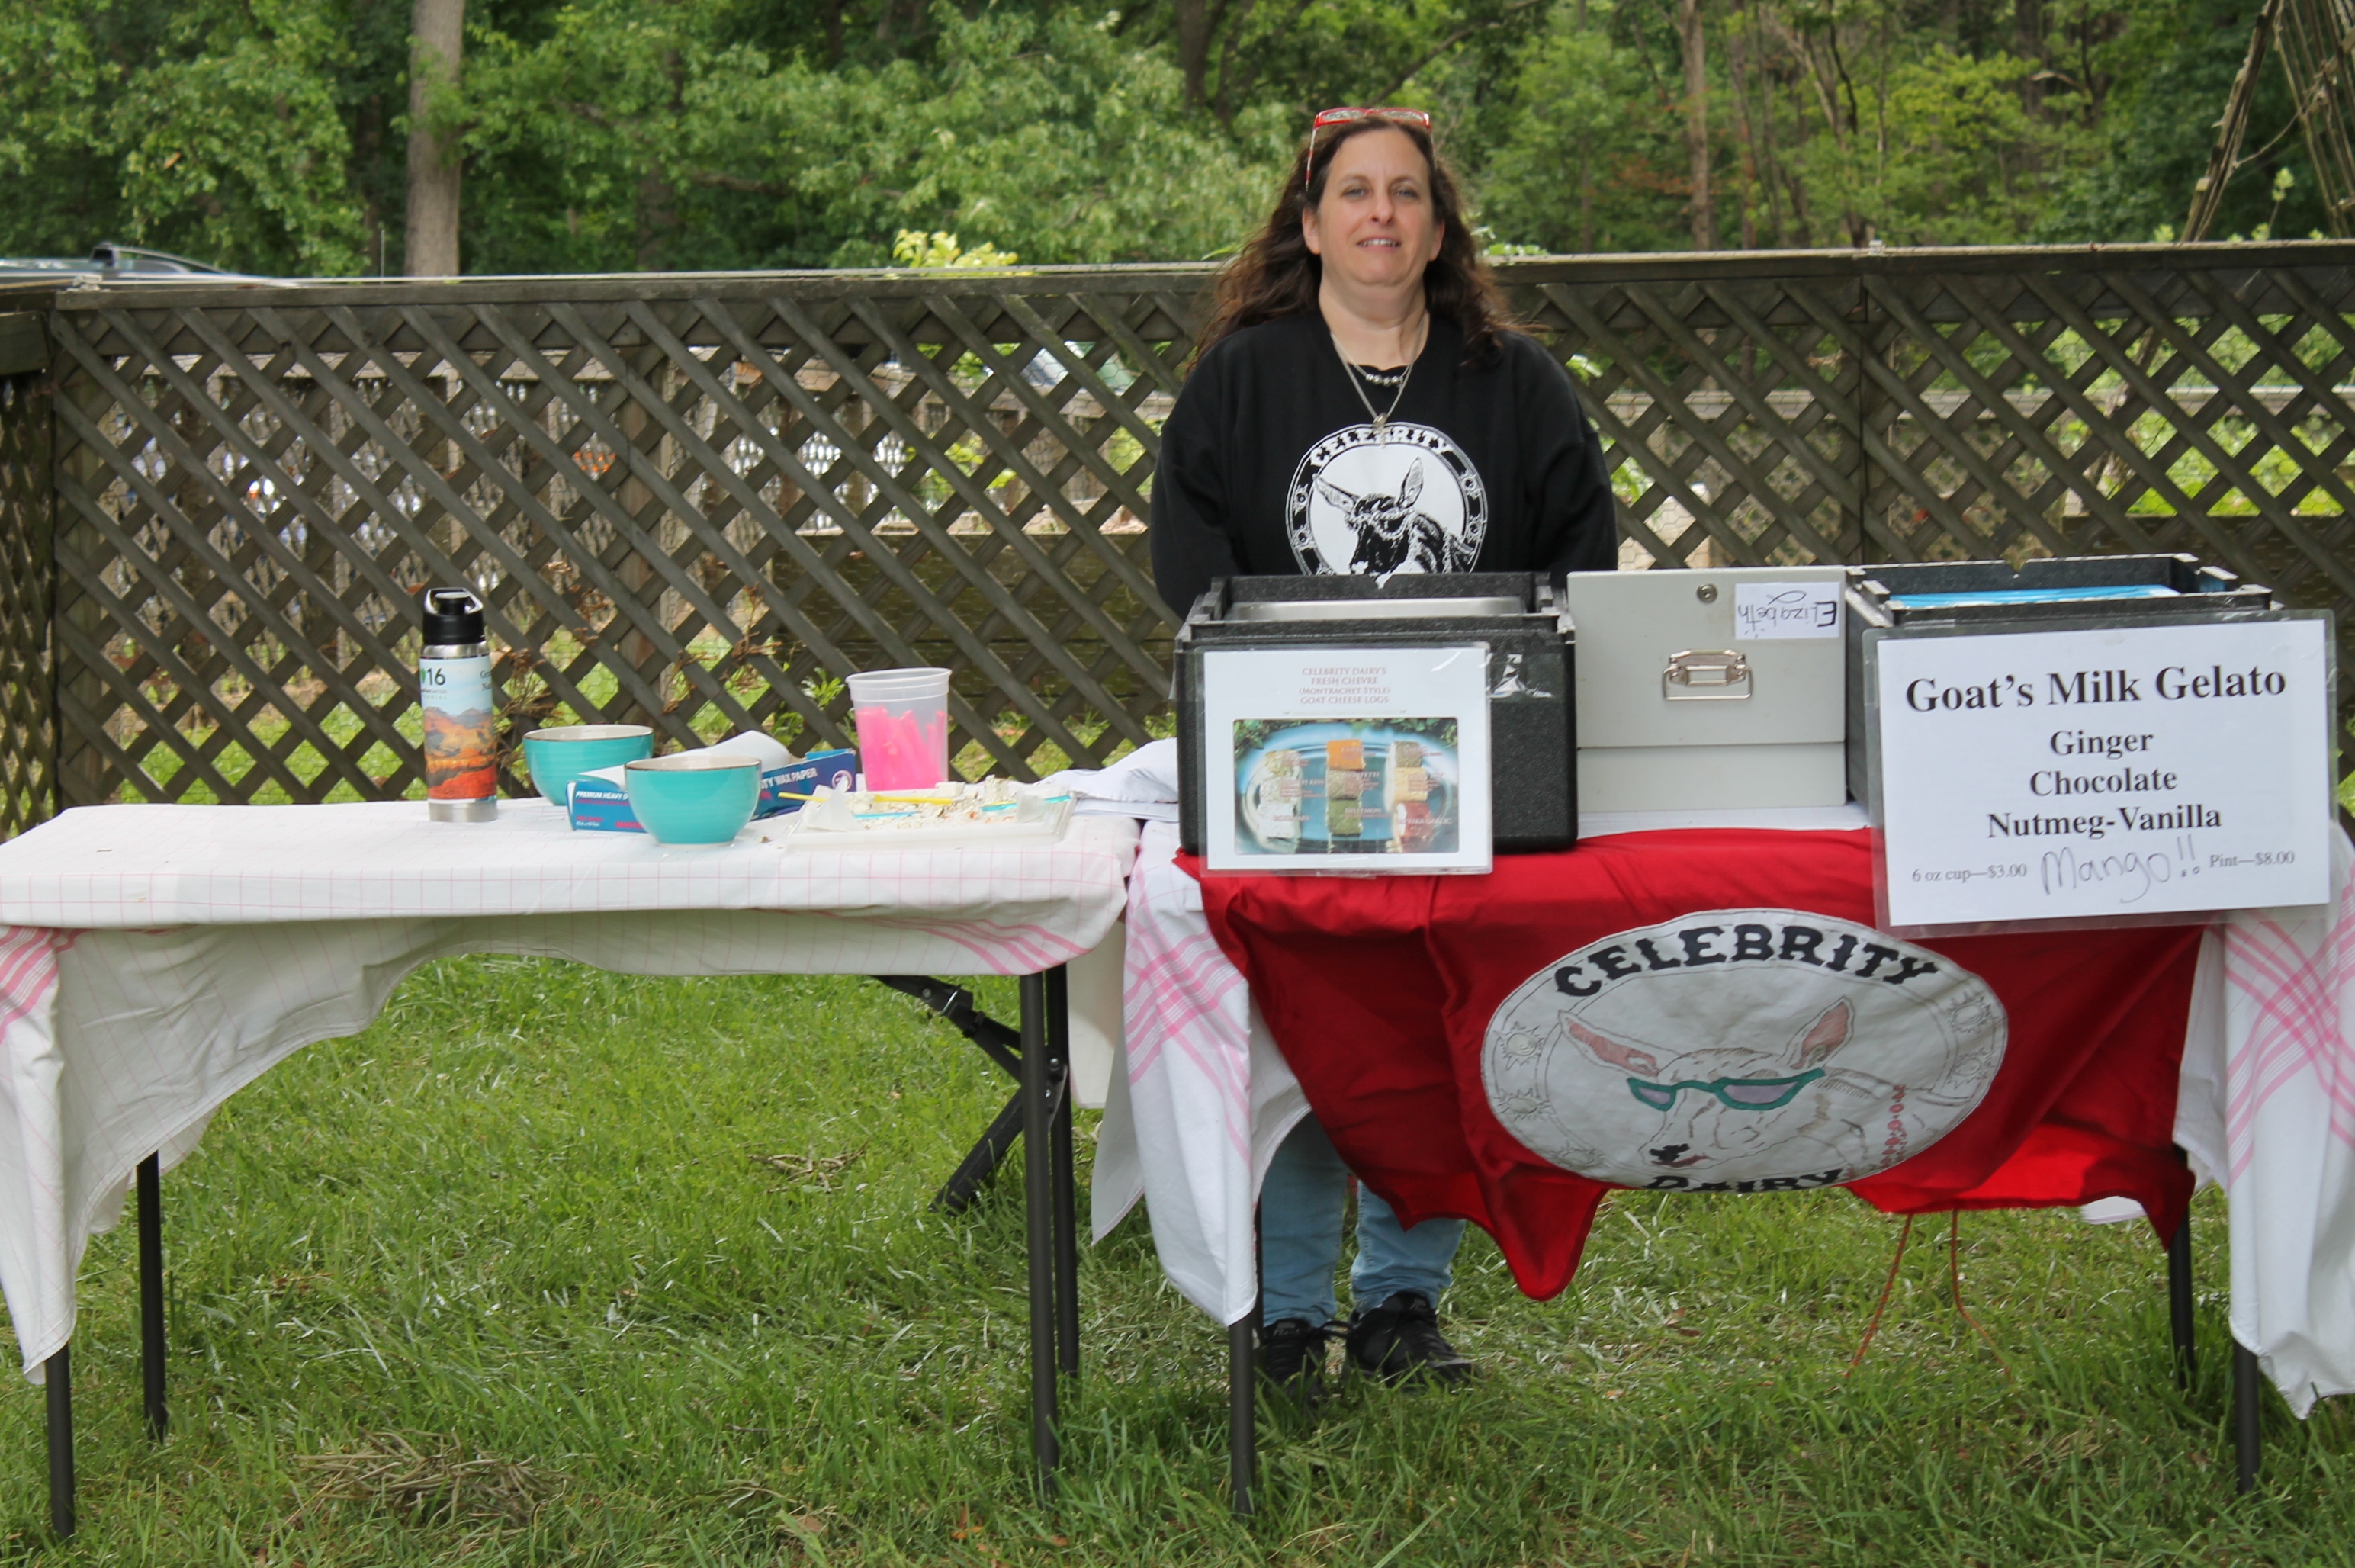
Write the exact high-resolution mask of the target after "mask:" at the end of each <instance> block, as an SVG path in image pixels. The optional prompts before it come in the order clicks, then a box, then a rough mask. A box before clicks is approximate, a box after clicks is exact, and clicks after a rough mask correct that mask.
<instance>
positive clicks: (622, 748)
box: [523, 724, 655, 805]
mask: <svg viewBox="0 0 2355 1568" xmlns="http://www.w3.org/2000/svg"><path fill="white" fill-rule="evenodd" d="M654 754H655V732H654V731H652V730H649V729H647V728H646V727H645V725H643V724H559V725H558V726H557V727H556V728H555V729H553V730H534V731H532V732H531V733H530V734H528V735H526V736H525V737H524V738H523V765H524V768H525V770H526V771H527V772H528V773H530V774H531V783H532V787H533V788H535V789H537V790H538V791H539V794H540V798H541V799H543V800H545V801H547V802H548V803H549V805H571V804H572V797H571V795H570V794H569V793H567V792H569V791H570V789H571V787H572V781H573V780H574V779H577V778H579V777H580V776H581V774H582V773H595V772H596V771H597V770H598V769H599V768H618V767H620V766H621V765H622V764H623V763H634V762H636V761H637V760H638V759H639V758H641V757H651V756H653V755H654Z"/></svg>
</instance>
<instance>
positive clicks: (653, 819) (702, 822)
mask: <svg viewBox="0 0 2355 1568" xmlns="http://www.w3.org/2000/svg"><path fill="white" fill-rule="evenodd" d="M622 787H623V790H624V791H625V792H626V793H627V794H628V795H629V797H630V809H631V810H632V811H634V812H636V813H637V816H638V823H639V825H640V826H641V827H644V828H645V830H646V831H647V832H648V833H651V834H653V835H654V836H655V837H656V838H658V839H660V840H661V841H662V842H663V843H665V844H725V843H727V842H728V841H729V840H730V839H731V838H733V837H736V835H737V834H738V833H739V832H740V831H741V830H742V828H743V827H744V825H745V824H746V823H748V822H750V821H751V820H752V810H753V808H754V807H755V806H757V805H760V804H761V760H760V759H759V758H758V757H753V756H749V755H747V754H745V753H744V752H673V753H672V754H671V755H669V756H667V757H647V758H645V759H644V760H642V761H639V762H634V763H631V764H630V765H629V766H628V767H626V768H624V769H623V772H622Z"/></svg>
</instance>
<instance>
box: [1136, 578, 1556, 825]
mask: <svg viewBox="0 0 2355 1568" xmlns="http://www.w3.org/2000/svg"><path fill="white" fill-rule="evenodd" d="M1572 640H1573V637H1572V626H1571V621H1570V614H1569V612H1568V610H1567V609H1566V608H1565V607H1564V606H1563V604H1562V602H1561V594H1560V592H1559V591H1558V589H1557V587H1556V585H1555V584H1554V583H1553V582H1550V581H1547V580H1545V579H1544V578H1543V577H1541V576H1540V575H1539V574H1537V573H1535V572H1466V573H1430V574H1420V575H1400V576H1396V577H1392V578H1391V579H1390V580H1389V581H1381V580H1379V579H1376V578H1371V577H1356V576H1348V577H1344V576H1317V577H1232V578H1220V579H1219V580H1217V581H1214V582H1212V583H1211V584H1210V587H1209V591H1208V592H1205V593H1204V594H1203V595H1202V596H1201V597H1200V598H1199V599H1198V600H1196V601H1195V603H1194V606H1193V609H1192V611H1191V613H1188V615H1187V617H1186V620H1185V623H1184V624H1182V625H1181V626H1179V627H1178V629H1177V755H1178V765H1179V779H1180V782H1181V788H1180V791H1179V793H1180V795H1181V797H1182V798H1181V801H1180V805H1179V816H1178V830H1179V836H1180V838H1181V840H1182V842H1183V844H1184V847H1185V848H1186V849H1187V850H1188V852H1189V853H1193V854H1200V853H1202V852H1203V844H1204V838H1205V824H1204V820H1203V812H1204V803H1205V802H1206V801H1210V800H1218V801H1221V802H1223V801H1226V800H1229V799H1231V798H1232V795H1233V791H1232V790H1231V788H1230V789H1223V790H1214V789H1210V788H1208V787H1206V782H1207V781H1206V780H1205V779H1204V777H1203V769H1204V766H1205V751H1206V748H1205V744H1204V737H1203V723H1204V700H1203V698H1204V693H1203V680H1202V656H1203V655H1204V654H1205V653H1207V652H1209V651H1212V650H1225V649H1252V648H1281V649H1303V648H1323V647H1330V648H1412V647H1423V646H1432V645H1460V644H1470V643H1481V644H1486V645H1487V650H1488V673H1487V685H1488V723H1489V731H1490V736H1489V756H1490V763H1489V778H1490V793H1491V802H1492V805H1491V811H1492V820H1493V824H1494V827H1493V834H1492V842H1493V844H1494V847H1495V848H1496V850H1497V852H1498V853H1509V852H1513V851H1528V850H1539V849H1564V848H1569V847H1570V846H1571V845H1572V844H1574V843H1576V842H1577V840H1578V726H1577V723H1576V720H1575V717H1574V715H1573V712H1572V701H1573V691H1572V674H1573V668H1572ZM1335 869H1342V868H1340V867H1336V868H1335Z"/></svg>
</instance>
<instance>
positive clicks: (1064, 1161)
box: [1047, 965, 1080, 1380]
mask: <svg viewBox="0 0 2355 1568" xmlns="http://www.w3.org/2000/svg"><path fill="white" fill-rule="evenodd" d="M1047 1065H1048V1071H1049V1072H1050V1073H1051V1074H1052V1075H1053V1078H1054V1081H1055V1088H1056V1093H1055V1125H1054V1132H1053V1135H1052V1138H1053V1147H1052V1151H1051V1153H1050V1170H1051V1172H1052V1173H1053V1176H1054V1179H1055V1364H1056V1367H1057V1369H1058V1370H1059V1371H1061V1372H1062V1374H1063V1375H1064V1376H1065V1377H1068V1378H1071V1379H1074V1380H1076V1379H1077V1378H1078V1377H1079V1375H1080V1219H1079V1201H1080V1200H1079V1182H1078V1180H1077V1179H1076V1177H1075V1176H1074V1174H1073V1169H1072V1156H1071V1109H1072V1104H1073V1101H1072V1094H1071V975H1070V973H1069V972H1068V971H1067V970H1065V969H1064V968H1063V966H1062V965H1056V966H1055V967H1054V968H1052V969H1050V970H1048V971H1047Z"/></svg>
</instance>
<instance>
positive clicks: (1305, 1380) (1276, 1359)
mask: <svg viewBox="0 0 2355 1568" xmlns="http://www.w3.org/2000/svg"><path fill="white" fill-rule="evenodd" d="M1327 1337H1328V1331H1327V1328H1326V1327H1325V1326H1324V1325H1323V1324H1321V1323H1311V1322H1310V1321H1308V1319H1307V1318H1305V1317H1279V1318H1277V1319H1276V1320H1275V1321H1274V1322H1273V1323H1270V1324H1268V1325H1266V1326H1265V1327H1264V1328H1261V1329H1260V1331H1259V1371H1260V1376H1262V1377H1263V1378H1265V1379H1267V1380H1268V1381H1270V1382H1272V1383H1273V1384H1275V1386H1276V1387H1278V1388H1280V1389H1282V1390H1284V1392H1287V1393H1289V1394H1291V1395H1292V1397H1293V1398H1294V1399H1295V1400H1297V1401H1299V1402H1300V1403H1302V1404H1304V1405H1311V1404H1315V1403H1316V1402H1317V1400H1319V1399H1320V1398H1322V1397H1323V1396H1324V1393H1325V1342H1326V1339H1327Z"/></svg>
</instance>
